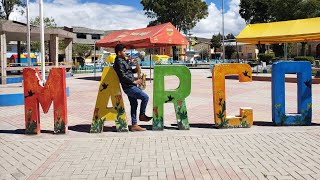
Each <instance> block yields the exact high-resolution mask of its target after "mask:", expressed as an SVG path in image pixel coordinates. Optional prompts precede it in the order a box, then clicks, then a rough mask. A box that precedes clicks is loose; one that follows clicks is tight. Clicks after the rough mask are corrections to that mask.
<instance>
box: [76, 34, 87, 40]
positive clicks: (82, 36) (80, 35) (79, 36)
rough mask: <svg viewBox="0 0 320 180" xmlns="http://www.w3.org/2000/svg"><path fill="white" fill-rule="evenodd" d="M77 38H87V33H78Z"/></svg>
mask: <svg viewBox="0 0 320 180" xmlns="http://www.w3.org/2000/svg"><path fill="white" fill-rule="evenodd" d="M77 38H79V39H87V35H86V34H85V33H77Z"/></svg>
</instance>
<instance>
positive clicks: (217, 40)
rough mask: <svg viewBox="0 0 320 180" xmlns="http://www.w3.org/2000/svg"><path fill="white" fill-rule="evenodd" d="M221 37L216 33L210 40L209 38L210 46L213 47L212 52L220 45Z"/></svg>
mask: <svg viewBox="0 0 320 180" xmlns="http://www.w3.org/2000/svg"><path fill="white" fill-rule="evenodd" d="M221 39H222V35H221V34H220V33H219V34H218V35H213V36H212V38H211V40H210V43H211V44H210V48H211V49H212V48H214V49H213V50H214V52H216V50H217V48H220V47H221Z"/></svg>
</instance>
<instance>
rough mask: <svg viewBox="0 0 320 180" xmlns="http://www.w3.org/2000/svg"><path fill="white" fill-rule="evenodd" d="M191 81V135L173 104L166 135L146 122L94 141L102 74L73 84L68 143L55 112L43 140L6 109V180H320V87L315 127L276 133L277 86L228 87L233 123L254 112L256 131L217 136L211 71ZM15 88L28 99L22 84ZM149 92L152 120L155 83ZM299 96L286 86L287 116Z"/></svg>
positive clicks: (1, 110) (171, 80)
mask: <svg viewBox="0 0 320 180" xmlns="http://www.w3.org/2000/svg"><path fill="white" fill-rule="evenodd" d="M143 71H144V72H146V73H147V74H148V76H149V70H146V69H143ZM191 74H192V90H191V94H190V96H189V97H187V98H186V103H187V109H188V118H189V122H190V126H191V129H190V130H185V131H182V130H178V129H177V122H176V119H175V113H174V109H173V104H166V105H165V110H164V124H165V130H164V131H152V130H151V128H152V126H151V124H152V122H147V123H145V122H143V123H141V124H142V125H143V126H144V127H146V128H148V129H149V130H148V131H145V132H128V133H117V132H115V127H114V126H115V123H114V122H106V123H105V128H104V132H103V133H100V134H90V133H89V130H90V125H91V120H92V116H93V111H94V107H95V102H96V98H97V93H98V89H99V79H100V76H101V73H97V78H95V77H94V76H93V74H81V75H78V74H76V75H74V76H73V77H71V78H67V86H68V87H69V89H70V96H69V97H68V99H67V104H68V125H69V131H68V133H67V134H66V135H54V134H53V113H52V110H53V108H52V107H51V109H50V110H49V112H48V114H43V113H42V109H41V110H40V111H41V130H42V133H41V134H40V135H31V136H30V135H29V136H27V135H25V134H24V128H25V126H24V106H8V107H0V179H134V180H138V179H139V180H140V179H141V180H143V179H150V180H152V179H223V180H224V179H320V101H319V99H320V85H318V84H314V85H313V87H312V93H313V98H312V100H313V108H312V110H313V116H312V118H313V119H312V122H313V125H312V126H295V127H292V126H291V127H277V126H273V124H272V113H271V82H263V81H253V82H251V83H239V82H238V81H237V80H226V91H227V100H226V105H227V115H237V114H239V107H252V108H253V114H254V126H253V127H251V128H246V129H216V128H214V119H213V103H212V79H211V78H210V77H211V74H210V70H208V69H192V70H191ZM95 79H96V80H95ZM165 81H166V85H165V88H166V89H172V88H177V87H178V79H177V78H176V77H171V76H170V77H166V78H165ZM0 87H1V88H3V89H2V91H4V89H5V88H7V87H8V86H0ZM10 88H15V89H16V91H21V92H22V87H21V84H14V85H10ZM145 91H146V92H147V94H149V96H150V101H149V104H148V107H147V115H152V101H153V100H152V97H153V95H152V94H153V92H152V91H153V82H150V83H149V81H148V82H147V89H146V90H145ZM296 94H297V84H295V83H286V106H287V107H286V111H287V113H296V112H297V110H296V109H297V95H296ZM123 95H124V100H125V101H124V102H125V108H126V112H127V119H128V122H129V124H130V122H131V120H130V117H129V101H128V99H127V97H126V95H125V94H123ZM106 104H107V102H106Z"/></svg>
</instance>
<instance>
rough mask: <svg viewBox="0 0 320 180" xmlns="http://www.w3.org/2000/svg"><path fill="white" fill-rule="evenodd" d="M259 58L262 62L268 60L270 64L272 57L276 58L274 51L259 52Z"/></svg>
mask: <svg viewBox="0 0 320 180" xmlns="http://www.w3.org/2000/svg"><path fill="white" fill-rule="evenodd" d="M258 58H259V60H260V61H261V62H266V63H267V64H270V63H271V61H272V59H273V58H275V55H274V53H269V54H264V53H260V54H258Z"/></svg>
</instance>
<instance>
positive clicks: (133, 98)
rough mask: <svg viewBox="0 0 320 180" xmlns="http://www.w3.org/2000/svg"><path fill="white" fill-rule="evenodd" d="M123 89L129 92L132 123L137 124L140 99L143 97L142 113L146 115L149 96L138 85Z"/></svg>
mask: <svg viewBox="0 0 320 180" xmlns="http://www.w3.org/2000/svg"><path fill="white" fill-rule="evenodd" d="M123 91H124V92H125V93H126V94H127V96H128V98H129V101H130V106H131V121H132V125H134V124H137V108H138V99H141V104H140V115H144V114H145V112H146V107H147V104H148V101H149V96H148V95H147V94H146V93H144V92H143V91H142V90H141V89H139V88H138V87H137V86H133V87H130V88H126V89H123Z"/></svg>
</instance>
